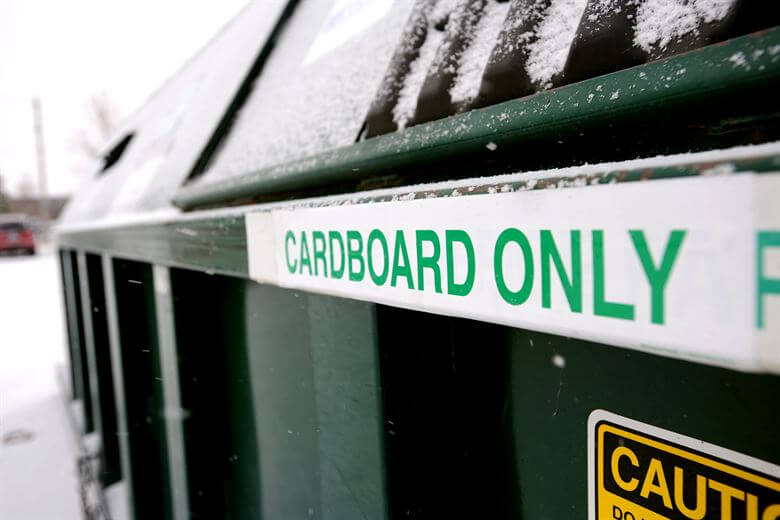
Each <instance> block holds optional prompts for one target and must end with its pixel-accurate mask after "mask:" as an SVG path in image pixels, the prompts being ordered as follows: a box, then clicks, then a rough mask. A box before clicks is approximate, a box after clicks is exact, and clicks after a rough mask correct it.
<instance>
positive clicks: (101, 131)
mask: <svg viewBox="0 0 780 520" xmlns="http://www.w3.org/2000/svg"><path fill="white" fill-rule="evenodd" d="M85 109H86V122H85V124H84V126H83V127H82V128H80V129H79V130H77V131H75V132H74V134H73V137H72V142H71V144H72V147H73V149H74V151H75V152H76V153H77V154H78V155H79V156H80V159H81V161H80V162H81V164H82V166H81V167H80V168H79V169H82V170H86V169H91V168H92V167H93V165H94V162H95V160H96V159H98V158H100V157H101V156H102V155H103V153H105V146H106V142H107V141H108V138H109V137H111V134H112V133H113V132H114V130H115V129H116V127H117V126H118V124H119V109H118V108H117V106H116V104H115V103H114V102H113V101H112V100H111V97H110V96H109V95H108V93H107V92H105V91H102V92H99V93H96V94H93V95H92V96H90V98H89V100H88V101H87V103H86V106H85Z"/></svg>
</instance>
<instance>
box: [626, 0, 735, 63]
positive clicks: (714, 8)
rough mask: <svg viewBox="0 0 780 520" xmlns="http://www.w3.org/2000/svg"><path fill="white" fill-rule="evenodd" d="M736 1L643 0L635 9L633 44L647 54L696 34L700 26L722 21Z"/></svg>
mask: <svg viewBox="0 0 780 520" xmlns="http://www.w3.org/2000/svg"><path fill="white" fill-rule="evenodd" d="M735 2H736V0H645V1H644V2H642V3H641V4H640V5H639V7H638V8H637V13H636V23H635V25H634V44H635V45H637V46H638V47H640V48H642V49H643V50H645V51H646V52H648V53H651V52H653V51H656V50H663V49H665V48H666V46H667V45H669V43H671V42H673V41H675V40H679V39H680V38H682V37H683V36H685V35H687V34H690V33H694V34H698V31H699V27H700V26H701V24H702V23H711V22H715V21H718V20H722V19H723V18H725V16H726V15H727V14H728V12H729V9H731V7H732V6H733V5H734V3H735Z"/></svg>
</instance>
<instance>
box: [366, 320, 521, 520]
mask: <svg viewBox="0 0 780 520" xmlns="http://www.w3.org/2000/svg"><path fill="white" fill-rule="evenodd" d="M378 309H379V310H378V312H377V314H378V330H379V351H380V367H381V368H380V370H381V381H382V403H383V408H384V438H385V443H386V452H385V453H386V454H385V456H386V461H387V488H388V499H389V503H390V516H391V518H519V516H520V503H519V500H518V497H519V496H520V494H519V484H518V476H517V470H516V457H515V445H514V442H513V437H512V428H513V416H512V413H511V411H512V406H511V380H510V376H511V371H510V366H509V359H510V347H509V344H508V336H507V329H506V328H504V327H499V326H496V325H489V324H485V323H478V322H474V321H469V320H463V319H453V318H446V317H442V316H436V315H431V314H424V313H420V312H413V311H408V310H403V309H396V308H390V307H384V306H380V307H379V308H378Z"/></svg>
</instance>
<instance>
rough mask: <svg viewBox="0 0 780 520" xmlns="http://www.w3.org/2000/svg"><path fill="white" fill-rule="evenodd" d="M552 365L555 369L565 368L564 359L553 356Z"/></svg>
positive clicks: (558, 355)
mask: <svg viewBox="0 0 780 520" xmlns="http://www.w3.org/2000/svg"><path fill="white" fill-rule="evenodd" d="M552 363H553V365H554V366H555V367H557V368H566V358H565V357H563V356H561V355H560V354H555V355H554V356H553V358H552Z"/></svg>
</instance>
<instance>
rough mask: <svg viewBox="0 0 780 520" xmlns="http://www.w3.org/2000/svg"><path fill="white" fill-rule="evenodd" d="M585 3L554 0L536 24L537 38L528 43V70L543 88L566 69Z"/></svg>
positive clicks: (548, 85)
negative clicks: (540, 20)
mask: <svg viewBox="0 0 780 520" xmlns="http://www.w3.org/2000/svg"><path fill="white" fill-rule="evenodd" d="M586 5H587V0H552V3H551V4H550V8H549V9H548V10H547V13H546V16H545V17H544V19H543V20H542V22H541V23H540V24H539V25H538V26H537V27H536V29H535V33H536V37H537V40H536V41H534V42H532V43H531V44H530V45H529V46H528V61H527V63H526V72H528V76H529V77H530V78H531V80H532V81H533V82H534V83H536V84H537V85H538V86H540V87H541V88H550V87H551V86H552V80H553V78H554V77H555V76H556V75H558V74H560V73H561V72H563V68H564V67H565V66H566V60H567V59H568V58H569V49H571V44H572V42H573V41H574V36H575V35H576V34H577V27H578V26H579V23H580V18H582V14H583V12H584V11H585V6H586Z"/></svg>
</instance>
